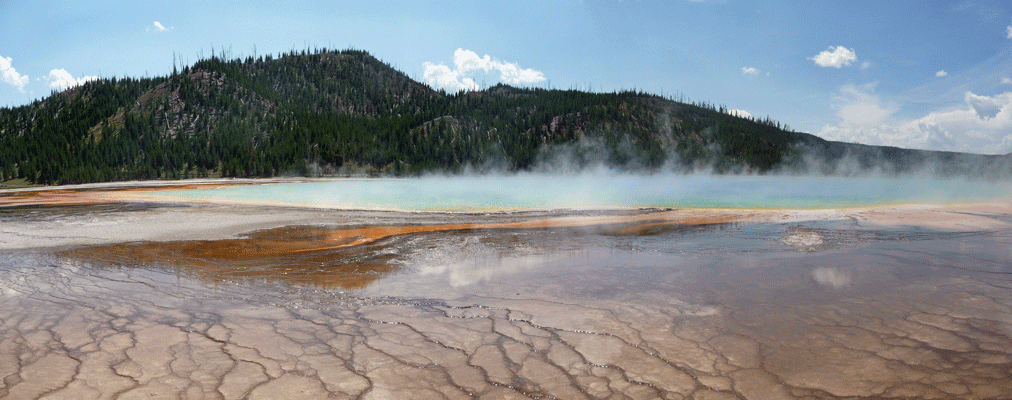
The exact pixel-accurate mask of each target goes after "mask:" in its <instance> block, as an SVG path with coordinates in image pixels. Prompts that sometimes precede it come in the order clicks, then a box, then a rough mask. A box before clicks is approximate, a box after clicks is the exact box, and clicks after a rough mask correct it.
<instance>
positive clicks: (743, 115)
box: [727, 110, 752, 118]
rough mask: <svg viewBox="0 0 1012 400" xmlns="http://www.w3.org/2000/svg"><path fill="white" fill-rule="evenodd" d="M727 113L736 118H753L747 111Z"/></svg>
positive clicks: (730, 111) (729, 111)
mask: <svg viewBox="0 0 1012 400" xmlns="http://www.w3.org/2000/svg"><path fill="white" fill-rule="evenodd" d="M727 113H728V114H731V115H734V116H736V117H742V118H752V114H750V113H749V112H748V111H745V110H727Z"/></svg>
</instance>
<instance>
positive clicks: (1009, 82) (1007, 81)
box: [1001, 77, 1012, 85]
mask: <svg viewBox="0 0 1012 400" xmlns="http://www.w3.org/2000/svg"><path fill="white" fill-rule="evenodd" d="M1001 84H1002V85H1012V79H1009V78H1008V77H1004V78H1001Z"/></svg>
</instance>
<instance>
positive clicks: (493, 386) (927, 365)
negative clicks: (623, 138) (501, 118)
mask: <svg viewBox="0 0 1012 400" xmlns="http://www.w3.org/2000/svg"><path fill="white" fill-rule="evenodd" d="M166 186H168V187H166ZM212 187H213V188H212ZM1009 187H1010V185H1009V183H1008V182H987V181H975V180H959V179H952V180H939V179H921V178H883V177H874V178H872V177H868V178H817V177H783V176H780V177H772V176H705V175H689V176H671V175H652V176H647V175H643V176H631V175H621V174H585V175H571V176H558V175H554V176H551V175H536V174H520V175H511V176H482V177H474V176H466V177H442V176H440V177H435V176H430V177H422V178H412V179H333V180H310V181H286V180H263V181H261V180H211V181H186V182H139V183H138V182H133V183H127V184H118V185H114V184H103V185H91V186H84V187H58V188H49V189H42V190H21V191H0V325H2V326H3V327H4V329H2V330H0V378H2V379H0V398H43V397H46V398H48V397H53V398H113V397H122V398H148V397H152V396H160V398H224V399H242V398H249V399H258V398H267V399H275V398H292V397H295V396H298V398H306V399H309V398H361V399H386V398H419V399H428V398H445V399H475V398H482V399H503V398H563V399H593V398H634V399H639V398H644V399H657V398H666V399H692V400H712V399H729V400H730V399H737V400H742V399H746V400H756V399H793V398H797V399H853V398H876V399H879V398H880V399H901V398H924V399H932V398H937V399H954V398H958V399H981V398H987V399H1012V350H1010V349H1012V317H1010V315H1012V250H1010V249H1012V204H1010V202H1009V200H1008V199H1009V198H1010V197H1012V196H1010V194H1012V193H1010V191H1009Z"/></svg>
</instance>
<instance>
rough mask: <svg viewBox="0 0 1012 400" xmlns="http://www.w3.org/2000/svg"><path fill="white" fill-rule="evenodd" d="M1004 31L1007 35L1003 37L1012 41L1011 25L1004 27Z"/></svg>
mask: <svg viewBox="0 0 1012 400" xmlns="http://www.w3.org/2000/svg"><path fill="white" fill-rule="evenodd" d="M1005 30H1006V31H1008V34H1007V35H1005V37H1006V38H1009V39H1012V25H1009V26H1006V27H1005Z"/></svg>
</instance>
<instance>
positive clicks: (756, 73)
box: [741, 67, 759, 75]
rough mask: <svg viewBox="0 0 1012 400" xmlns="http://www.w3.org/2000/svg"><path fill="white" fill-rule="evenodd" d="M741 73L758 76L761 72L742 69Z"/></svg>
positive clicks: (748, 68)
mask: <svg viewBox="0 0 1012 400" xmlns="http://www.w3.org/2000/svg"><path fill="white" fill-rule="evenodd" d="M741 73H742V74H745V75H758V74H759V70H758V69H755V68H753V67H741Z"/></svg>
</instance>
